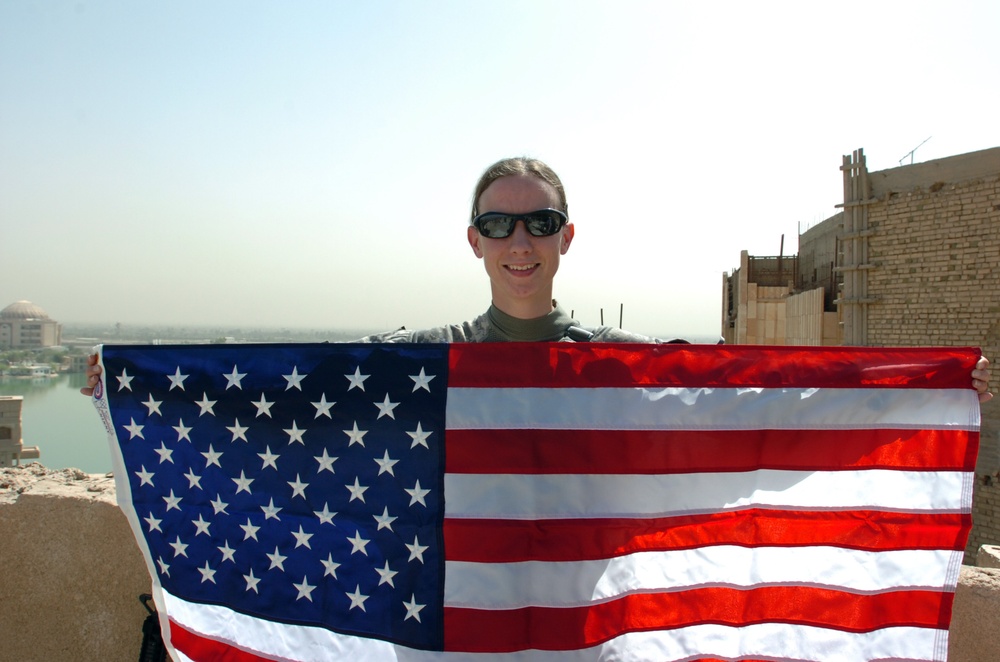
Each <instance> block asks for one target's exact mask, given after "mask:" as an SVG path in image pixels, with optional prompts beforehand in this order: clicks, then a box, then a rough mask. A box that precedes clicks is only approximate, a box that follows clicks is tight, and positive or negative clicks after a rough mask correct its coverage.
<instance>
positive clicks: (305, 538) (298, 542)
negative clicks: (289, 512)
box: [291, 524, 313, 549]
mask: <svg viewBox="0 0 1000 662" xmlns="http://www.w3.org/2000/svg"><path fill="white" fill-rule="evenodd" d="M291 533H292V537H293V538H295V548H296V549H298V548H299V547H305V548H307V549H312V545H310V544H309V539H310V538H312V537H313V534H311V533H306V532H305V531H303V530H302V525H301V524H299V530H298V532H295V531H292V532H291Z"/></svg>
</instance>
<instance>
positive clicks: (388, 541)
mask: <svg viewBox="0 0 1000 662" xmlns="http://www.w3.org/2000/svg"><path fill="white" fill-rule="evenodd" d="M122 349H125V348H122ZM271 349H272V350H273V351H269V352H266V353H264V352H245V351H241V349H240V346H239V345H234V346H225V347H220V346H202V347H198V346H190V345H188V346H183V347H180V346H178V347H172V346H159V347H147V348H143V351H142V352H140V353H139V355H138V356H137V352H136V351H135V350H134V349H130V350H129V352H128V360H125V359H124V358H122V357H121V355H120V354H119V352H117V351H116V347H114V346H105V347H104V350H103V361H104V365H105V371H106V375H107V378H106V379H107V398H108V402H109V404H110V405H111V411H112V413H113V419H112V421H113V424H114V426H115V431H116V433H117V436H118V439H119V443H120V446H121V449H122V454H123V457H124V463H125V466H126V467H127V474H128V475H127V480H128V485H129V487H130V490H131V495H132V502H133V504H134V507H135V511H136V513H137V515H138V517H139V519H140V522H141V528H142V532H143V536H144V537H145V541H146V543H147V545H148V547H149V550H150V555H151V557H152V559H153V560H154V563H155V566H156V567H155V568H154V569H155V571H156V573H157V575H158V580H159V582H160V583H161V584H162V586H163V587H164V589H166V590H168V591H169V592H171V593H173V594H174V595H177V596H179V597H182V598H185V599H187V600H190V601H192V602H201V603H206V604H222V605H226V606H228V607H231V608H233V609H235V610H237V611H240V612H243V613H246V614H250V615H254V616H260V617H264V618H267V619H269V620H274V621H280V622H285V623H291V624H301V625H320V626H323V627H327V628H330V629H333V630H336V631H338V632H344V633H349V634H359V635H363V636H368V637H376V638H381V639H385V640H387V641H392V642H396V643H402V644H405V645H408V646H412V647H415V648H423V649H440V648H441V647H442V645H443V644H442V639H443V624H442V612H443V607H442V587H443V582H444V578H443V572H444V558H443V550H442V540H441V524H442V519H443V507H444V493H443V469H444V468H443V458H444V407H445V399H446V393H447V371H448V363H447V346H445V345H437V346H436V345H422V346H417V347H415V346H392V345H389V346H386V345H378V346H373V345H340V344H338V345H287V346H271Z"/></svg>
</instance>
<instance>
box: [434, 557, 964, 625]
mask: <svg viewBox="0 0 1000 662" xmlns="http://www.w3.org/2000/svg"><path fill="white" fill-rule="evenodd" d="M956 555H957V556H958V557H959V562H960V559H961V556H962V552H955V551H952V550H901V551H900V550H895V551H884V552H865V551H859V550H853V549H843V548H838V547H822V546H815V547H793V548H787V547H758V548H747V547H737V546H734V545H718V546H713V547H701V548H698V549H688V550H677V551H668V552H637V553H634V554H628V555H625V556H619V557H615V558H611V559H598V560H592V561H577V562H566V563H549V562H540V561H528V562H522V563H468V562H459V561H449V562H448V563H447V564H446V566H447V569H446V572H445V577H446V579H445V591H444V602H445V605H446V606H448V607H470V608H474V609H518V608H520V607H525V606H536V607H580V606H586V605H591V604H594V603H601V602H607V601H609V600H613V599H615V598H618V597H622V596H624V595H629V594H634V593H650V592H664V591H679V590H684V589H695V588H705V587H713V586H730V587H738V588H756V587H761V586H779V585H781V586H789V585H794V586H807V587H821V588H832V589H836V590H844V591H848V592H851V593H878V592H883V591H889V590H899V589H927V590H946V589H947V590H954V588H955V582H957V581H958V565H957V564H952V560H953V559H954V557H955V556H956ZM952 567H954V571H953V572H951V569H952ZM949 575H953V576H949ZM949 581H950V582H951V583H950V585H947V584H946V582H949Z"/></svg>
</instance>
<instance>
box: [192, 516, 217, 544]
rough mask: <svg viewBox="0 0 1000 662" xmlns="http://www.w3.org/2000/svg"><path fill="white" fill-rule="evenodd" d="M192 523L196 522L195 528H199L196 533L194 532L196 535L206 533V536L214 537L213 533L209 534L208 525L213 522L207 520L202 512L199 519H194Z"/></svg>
mask: <svg viewBox="0 0 1000 662" xmlns="http://www.w3.org/2000/svg"><path fill="white" fill-rule="evenodd" d="M192 524H194V528H196V529H198V530H197V531H195V533H194V534H195V535H198V534H199V533H204V534H205V535H206V536H208V537H210V538H211V537H212V536H211V534H209V532H208V527H209V526H210V525H211V524H212V523H211V522H206V521H205V518H204V517H202V516H201V514H200V513H199V514H198V519H196V520H194V521H193V522H192Z"/></svg>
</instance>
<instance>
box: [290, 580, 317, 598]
mask: <svg viewBox="0 0 1000 662" xmlns="http://www.w3.org/2000/svg"><path fill="white" fill-rule="evenodd" d="M292 586H294V587H295V589H296V590H297V591H298V592H299V594H298V595H297V596H295V599H296V600H301V599H302V598H305V599H306V600H308V601H309V602H312V601H313V599H312V592H313V591H315V590H316V587H315V586H310V585H309V581H308V579H307V578H306V576H305V575H302V583H301V584H292Z"/></svg>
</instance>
